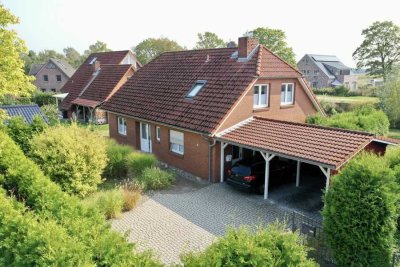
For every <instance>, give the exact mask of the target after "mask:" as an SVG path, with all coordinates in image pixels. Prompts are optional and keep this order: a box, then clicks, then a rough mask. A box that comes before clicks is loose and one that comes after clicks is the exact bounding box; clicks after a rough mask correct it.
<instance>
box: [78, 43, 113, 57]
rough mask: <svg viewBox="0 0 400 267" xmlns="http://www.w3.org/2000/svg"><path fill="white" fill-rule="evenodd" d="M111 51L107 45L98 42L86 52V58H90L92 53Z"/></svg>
mask: <svg viewBox="0 0 400 267" xmlns="http://www.w3.org/2000/svg"><path fill="white" fill-rule="evenodd" d="M109 51H111V49H110V48H108V46H107V44H106V43H104V42H101V41H97V42H96V43H94V44H92V45H90V46H89V49H87V50H85V52H84V56H85V58H86V57H88V56H89V55H90V54H91V53H99V52H109Z"/></svg>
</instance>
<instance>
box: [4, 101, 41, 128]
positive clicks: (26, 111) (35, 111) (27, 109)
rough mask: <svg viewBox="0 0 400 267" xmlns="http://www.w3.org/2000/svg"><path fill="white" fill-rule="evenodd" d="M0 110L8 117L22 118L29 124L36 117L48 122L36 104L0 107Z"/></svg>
mask: <svg viewBox="0 0 400 267" xmlns="http://www.w3.org/2000/svg"><path fill="white" fill-rule="evenodd" d="M0 109H3V110H5V111H6V112H7V114H8V116H10V117H15V116H22V117H23V118H24V119H25V121H26V122H27V123H29V124H31V123H32V121H33V118H34V117H35V116H36V115H37V116H40V117H41V118H42V119H43V120H44V121H45V122H46V123H47V122H48V121H47V118H46V116H44V114H43V113H42V111H41V110H40V108H39V106H38V105H36V104H33V105H10V106H0Z"/></svg>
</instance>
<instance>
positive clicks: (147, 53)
mask: <svg viewBox="0 0 400 267" xmlns="http://www.w3.org/2000/svg"><path fill="white" fill-rule="evenodd" d="M133 50H134V51H135V53H136V56H137V58H138V60H139V61H140V63H142V64H143V65H144V64H147V63H149V62H150V61H151V60H152V59H153V58H155V57H157V56H158V55H160V54H162V53H164V52H168V51H180V50H184V48H183V47H182V46H180V45H179V44H178V43H177V42H175V41H173V40H170V39H168V38H165V37H162V38H148V39H145V40H143V41H141V42H140V43H139V44H138V45H136V46H135V47H133Z"/></svg>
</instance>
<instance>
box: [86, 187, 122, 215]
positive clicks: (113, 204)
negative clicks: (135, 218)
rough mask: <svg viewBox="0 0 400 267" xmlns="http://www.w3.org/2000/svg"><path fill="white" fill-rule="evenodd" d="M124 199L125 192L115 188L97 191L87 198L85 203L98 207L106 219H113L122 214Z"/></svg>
mask: <svg viewBox="0 0 400 267" xmlns="http://www.w3.org/2000/svg"><path fill="white" fill-rule="evenodd" d="M124 201H125V199H124V195H123V192H122V191H121V190H118V189H114V190H108V191H100V192H96V193H94V194H93V195H92V196H90V197H89V198H87V199H85V200H84V202H83V203H84V204H85V205H88V206H89V207H93V208H97V209H98V210H99V211H100V212H101V213H103V214H104V216H105V217H106V219H112V218H117V217H119V216H120V215H121V212H122V209H123V207H124Z"/></svg>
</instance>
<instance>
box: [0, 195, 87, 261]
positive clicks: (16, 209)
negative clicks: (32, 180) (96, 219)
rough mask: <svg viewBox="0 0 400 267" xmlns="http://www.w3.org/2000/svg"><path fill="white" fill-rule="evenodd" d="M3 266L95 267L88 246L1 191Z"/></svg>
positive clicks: (1, 251) (0, 234) (0, 254)
mask: <svg viewBox="0 0 400 267" xmlns="http://www.w3.org/2000/svg"><path fill="white" fill-rule="evenodd" d="M0 240H1V242H0V266H94V263H93V262H92V260H91V258H92V254H91V251H90V250H89V249H88V247H87V246H85V245H84V244H82V242H80V241H79V240H77V239H76V238H74V237H71V236H69V235H68V233H67V231H66V230H65V229H64V228H63V227H62V226H60V225H59V224H57V223H56V222H55V221H54V220H51V219H41V218H38V217H37V216H36V215H34V214H33V213H32V212H30V211H28V210H26V208H25V207H24V206H23V205H22V204H21V203H18V202H17V201H15V199H13V198H11V197H7V196H6V194H5V191H4V190H3V189H0Z"/></svg>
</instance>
